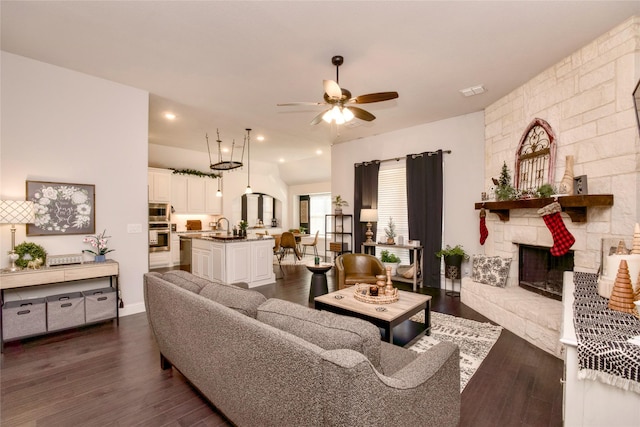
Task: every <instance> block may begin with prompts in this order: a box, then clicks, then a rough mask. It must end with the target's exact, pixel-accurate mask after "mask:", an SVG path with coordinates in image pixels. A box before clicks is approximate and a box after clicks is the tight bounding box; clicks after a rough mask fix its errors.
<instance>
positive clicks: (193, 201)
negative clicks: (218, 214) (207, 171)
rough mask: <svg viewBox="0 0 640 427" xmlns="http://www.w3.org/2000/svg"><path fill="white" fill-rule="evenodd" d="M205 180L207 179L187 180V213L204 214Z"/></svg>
mask: <svg viewBox="0 0 640 427" xmlns="http://www.w3.org/2000/svg"><path fill="white" fill-rule="evenodd" d="M205 179H209V178H189V182H188V185H187V212H188V213H206V212H205V207H206V205H205V192H204V191H205V188H206V187H205Z"/></svg>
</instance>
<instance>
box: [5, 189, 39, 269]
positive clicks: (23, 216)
mask: <svg viewBox="0 0 640 427" xmlns="http://www.w3.org/2000/svg"><path fill="white" fill-rule="evenodd" d="M33 221H34V212H33V202H28V201H24V200H0V224H11V252H9V259H10V260H11V267H9V268H8V270H9V271H18V270H19V268H18V267H17V266H16V260H17V259H18V257H19V255H18V254H17V253H16V224H31V223H33Z"/></svg>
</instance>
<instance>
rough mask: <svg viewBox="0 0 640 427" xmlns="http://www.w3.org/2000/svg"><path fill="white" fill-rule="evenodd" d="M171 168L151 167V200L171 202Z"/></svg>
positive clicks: (149, 174) (149, 177) (149, 180)
mask: <svg viewBox="0 0 640 427" xmlns="http://www.w3.org/2000/svg"><path fill="white" fill-rule="evenodd" d="M172 174H173V172H172V171H170V170H169V169H158V168H149V169H148V172H147V180H148V186H149V202H153V203H157V202H160V203H170V202H171V175H172Z"/></svg>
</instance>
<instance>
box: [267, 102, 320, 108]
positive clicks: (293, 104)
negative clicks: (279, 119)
mask: <svg viewBox="0 0 640 427" xmlns="http://www.w3.org/2000/svg"><path fill="white" fill-rule="evenodd" d="M326 104H327V103H326V102H285V103H282V104H276V106H278V107H289V106H295V105H326Z"/></svg>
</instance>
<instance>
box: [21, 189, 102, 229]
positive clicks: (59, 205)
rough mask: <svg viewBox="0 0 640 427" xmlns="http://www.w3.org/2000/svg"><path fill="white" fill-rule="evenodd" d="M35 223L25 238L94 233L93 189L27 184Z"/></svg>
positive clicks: (29, 226)
mask: <svg viewBox="0 0 640 427" xmlns="http://www.w3.org/2000/svg"><path fill="white" fill-rule="evenodd" d="M27 200H30V201H32V202H33V209H34V214H35V221H34V223H33V224H27V236H45V235H60V234H92V233H95V186H94V185H90V184H64V183H56V182H41V181H27Z"/></svg>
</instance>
